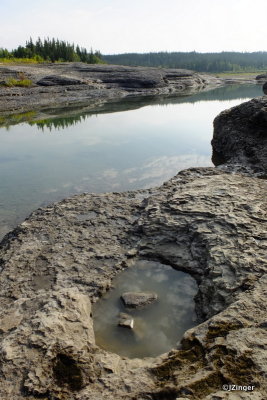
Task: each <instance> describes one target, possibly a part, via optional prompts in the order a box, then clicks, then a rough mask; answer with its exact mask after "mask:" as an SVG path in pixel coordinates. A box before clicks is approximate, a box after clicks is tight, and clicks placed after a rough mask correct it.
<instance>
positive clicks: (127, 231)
mask: <svg viewBox="0 0 267 400" xmlns="http://www.w3.org/2000/svg"><path fill="white" fill-rule="evenodd" d="M265 107H266V100H265V98H259V99H254V100H252V101H250V102H248V103H244V104H243V105H241V106H238V107H234V108H232V109H230V110H228V111H225V112H224V113H222V114H220V116H219V117H218V118H217V119H216V120H215V134H214V140H213V145H214V149H215V151H217V152H218V151H221V153H220V154H221V157H222V158H224V159H225V161H227V163H228V164H227V166H228V168H191V169H189V170H185V171H181V172H180V173H178V174H177V175H176V176H175V177H173V178H172V179H170V180H169V181H168V182H165V183H164V184H163V185H162V186H161V187H158V188H154V189H146V190H139V191H133V192H126V193H105V194H82V195H77V196H74V197H72V198H69V199H65V200H63V201H61V202H59V203H56V204H54V205H50V206H48V207H45V208H39V209H38V210H36V211H35V212H33V213H32V215H31V216H30V217H29V218H27V219H26V220H25V221H24V222H23V223H22V224H20V225H19V226H18V227H17V228H16V229H14V230H13V231H12V232H10V233H9V234H8V235H6V236H5V238H4V239H3V241H2V242H1V246H0V269H1V280H0V289H1V290H0V321H1V322H0V375H1V377H2V378H3V379H1V380H0V398H1V399H5V400H6V399H7V400H11V399H12V400H24V399H25V398H27V399H29V400H33V399H36V398H43V399H61V400H69V399H73V400H74V399H75V400H89V399H90V400H109V399H113V398H115V399H117V400H125V399H128V400H136V399H138V400H139V399H140V400H141V399H142V400H143V399H149V400H151V399H176V398H190V399H196V400H198V399H199V400H204V399H205V400H213V399H215V398H216V399H217V398H218V399H219V398H220V399H224V398H225V399H228V398H229V400H230V399H232V398H237V399H240V400H241V399H255V400H264V399H266V398H267V380H266V376H267V362H266V360H267V330H266V296H267V289H266V287H267V235H266V232H267V205H266V194H267V185H266V179H258V177H257V175H255V174H253V171H261V173H262V174H264V173H265V171H266V165H267V161H266V156H267V154H266V135H265V132H266V131H265V128H264V127H265V117H264V115H265V114H264V113H265V111H262V109H263V108H265ZM259 112H260V114H258V113H259ZM262 112H263V114H262ZM253 127H254V128H253ZM250 149H251V150H252V152H249V150H250ZM253 151H254V153H253ZM237 163H239V164H238V165H241V167H242V168H243V169H242V171H241V170H239V172H238V173H236V165H237ZM253 166H254V169H253V168H252V167H253ZM248 168H250V174H248ZM261 178H264V175H262V176H261ZM94 213H96V214H97V216H98V217H97V223H96V219H95V218H91V217H92V216H93V215H94ZM81 216H86V224H85V223H84V217H82V218H81ZM134 249H135V251H134ZM129 252H130V257H129ZM138 259H143V260H155V261H161V262H162V261H163V260H164V264H166V265H170V266H172V267H173V268H176V269H178V270H182V271H184V272H187V273H190V274H191V275H192V276H193V277H194V278H195V279H196V281H197V283H198V286H199V291H198V294H197V296H196V298H195V302H196V311H197V314H198V318H199V322H201V323H199V324H198V325H197V326H195V327H193V328H191V329H190V330H188V331H186V332H185V334H184V336H183V339H182V341H181V343H180V346H179V349H172V350H171V351H170V352H169V353H168V354H163V355H161V356H159V357H157V358H150V359H127V358H123V357H120V356H118V355H116V354H113V353H111V352H107V351H105V350H104V349H101V348H100V347H99V346H97V345H96V344H95V335H94V330H93V321H92V316H91V303H93V302H95V301H97V300H98V299H99V298H100V296H101V294H103V293H105V292H106V290H107V289H108V288H109V287H110V285H111V281H112V279H113V278H114V277H115V276H116V275H117V274H118V273H120V271H122V270H124V269H125V268H128V267H131V265H132V263H133V262H135V261H136V260H138ZM226 382H228V383H231V384H235V385H249V386H254V387H255V390H253V392H246V393H245V392H242V393H241V392H235V393H232V392H229V393H228V392H223V391H222V388H223V385H224V384H225V383H226ZM233 396H234V397H233Z"/></svg>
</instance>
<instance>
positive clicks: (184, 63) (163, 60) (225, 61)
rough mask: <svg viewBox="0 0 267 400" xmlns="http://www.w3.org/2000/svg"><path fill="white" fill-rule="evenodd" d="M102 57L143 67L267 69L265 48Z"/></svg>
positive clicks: (202, 70) (208, 70) (216, 69)
mask: <svg viewBox="0 0 267 400" xmlns="http://www.w3.org/2000/svg"><path fill="white" fill-rule="evenodd" d="M103 59H104V60H105V61H107V62H108V63H109V64H119V65H131V66H132V65H139V66H144V67H165V68H183V69H191V70H194V71H198V72H211V73H214V72H227V71H233V72H239V71H248V72H249V71H255V70H265V69H267V52H265V51H258V52H254V53H238V52H221V53H197V52H195V51H192V52H189V53H183V52H172V53H169V52H159V53H144V54H139V53H125V54H116V55H105V56H103Z"/></svg>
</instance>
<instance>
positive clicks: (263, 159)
mask: <svg viewBox="0 0 267 400" xmlns="http://www.w3.org/2000/svg"><path fill="white" fill-rule="evenodd" d="M212 147H213V158H212V159H213V162H214V164H215V165H221V164H225V165H232V166H233V165H235V166H237V167H238V166H239V167H240V172H245V171H246V170H247V171H251V172H252V173H254V174H255V173H256V174H257V175H263V176H264V175H266V173H267V97H265V96H264V97H258V98H256V99H253V100H251V101H248V102H246V103H242V104H240V105H239V106H236V107H233V108H230V109H229V110H226V111H223V112H222V113H220V114H219V115H218V116H217V117H216V118H215V120H214V135H213V139H212Z"/></svg>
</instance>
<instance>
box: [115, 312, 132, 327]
mask: <svg viewBox="0 0 267 400" xmlns="http://www.w3.org/2000/svg"><path fill="white" fill-rule="evenodd" d="M118 326H121V327H123V328H129V329H133V327H134V319H133V317H132V316H131V315H129V314H126V313H120V314H119V322H118Z"/></svg>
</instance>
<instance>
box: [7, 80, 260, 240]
mask: <svg viewBox="0 0 267 400" xmlns="http://www.w3.org/2000/svg"><path fill="white" fill-rule="evenodd" d="M261 95H262V89H261V86H257V85H241V86H238V85H233V86H225V87H220V88H217V89H214V90H210V91H205V92H202V93H198V94H195V95H191V96H182V97H175V98H168V99H166V98H158V99H155V98H146V99H144V98H142V99H127V100H123V101H120V102H117V103H114V102H113V103H111V104H109V105H105V107H103V109H102V110H100V112H99V113H88V112H87V113H84V112H77V114H76V115H73V113H72V115H70V116H69V117H68V116H66V113H65V114H64V116H62V115H59V116H57V117H56V118H54V119H52V120H51V119H42V120H40V121H38V122H36V121H35V122H33V121H31V120H30V114H29V118H28V121H27V122H22V123H18V124H10V123H6V124H5V123H3V122H2V127H1V128H0V143H1V147H0V188H1V189H0V205H1V208H0V237H3V235H4V234H5V233H7V232H8V231H9V230H11V229H12V228H13V227H14V226H16V225H17V224H18V223H19V222H21V221H22V220H23V219H24V218H25V217H26V216H27V215H29V214H30V213H31V212H32V211H33V210H34V209H36V208H38V207H40V206H43V205H46V204H48V203H51V202H54V201H57V200H60V199H62V198H64V197H68V196H71V195H73V194H76V193H82V192H109V191H125V190H134V189H140V188H148V187H153V186H157V185H160V184H162V183H163V182H164V181H166V180H168V179H169V178H171V177H172V176H174V175H175V174H176V173H177V172H178V171H180V170H182V169H185V168H189V167H196V166H203V167H205V166H212V162H211V145H210V141H211V139H212V132H213V127H212V122H213V119H214V118H215V117H216V115H218V114H219V113H220V112H221V111H222V110H225V109H227V108H230V107H233V106H235V105H237V104H240V103H242V102H244V101H246V100H249V99H251V98H252V97H257V96H261ZM16 118H17V121H18V122H19V121H20V120H21V115H19V116H17V117H16V116H14V118H13V120H12V121H13V122H14V121H16Z"/></svg>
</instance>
